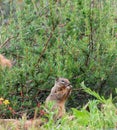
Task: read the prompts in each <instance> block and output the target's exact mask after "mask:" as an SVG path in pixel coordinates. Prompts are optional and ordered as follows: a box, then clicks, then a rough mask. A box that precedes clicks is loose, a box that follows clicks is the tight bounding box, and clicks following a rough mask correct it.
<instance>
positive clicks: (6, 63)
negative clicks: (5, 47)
mask: <svg viewBox="0 0 117 130" xmlns="http://www.w3.org/2000/svg"><path fill="white" fill-rule="evenodd" d="M0 66H1V67H2V68H4V67H8V68H11V67H12V63H11V61H10V60H8V59H6V58H5V57H4V56H3V55H1V54H0Z"/></svg>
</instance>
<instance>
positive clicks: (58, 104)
mask: <svg viewBox="0 0 117 130" xmlns="http://www.w3.org/2000/svg"><path fill="white" fill-rule="evenodd" d="M71 88H72V86H71V84H70V81H69V80H68V79H66V78H58V79H57V80H56V81H55V85H54V87H53V88H52V89H51V92H50V94H49V96H48V97H47V99H46V106H47V104H48V103H49V102H54V106H53V110H57V111H58V113H57V115H56V116H55V118H56V119H58V118H60V117H62V116H63V115H64V114H65V103H66V100H67V98H68V97H69V95H70V93H71Z"/></svg>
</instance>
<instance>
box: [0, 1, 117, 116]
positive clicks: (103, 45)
mask: <svg viewBox="0 0 117 130" xmlns="http://www.w3.org/2000/svg"><path fill="white" fill-rule="evenodd" d="M4 2H6V3H4ZM2 3H3V5H5V4H8V6H9V7H10V8H9V9H10V12H9V13H8V14H7V12H6V16H5V17H4V13H3V14H2V15H1V17H0V20H1V23H2V25H1V27H0V30H1V36H0V37H1V39H0V53H4V54H5V55H6V57H8V58H9V59H12V60H13V63H14V66H13V68H12V69H11V70H8V69H5V70H2V71H1V72H0V97H4V98H6V99H8V100H10V101H12V102H11V107H12V108H13V109H15V111H16V113H17V114H16V115H15V117H16V116H17V117H21V115H22V113H24V111H25V110H28V115H29V117H28V118H30V117H33V114H34V112H33V111H34V109H35V107H36V106H37V105H38V104H39V103H40V102H43V101H44V100H45V98H46V97H47V95H48V93H49V90H50V88H51V87H52V86H53V84H54V79H55V77H56V76H62V77H67V78H68V79H70V81H71V82H72V85H73V87H74V88H76V89H77V88H79V87H80V83H81V82H82V81H84V82H85V84H86V86H87V87H90V88H92V89H93V90H96V91H97V92H99V93H100V94H102V95H105V96H107V97H109V95H110V93H111V92H112V93H113V96H115V88H116V85H117V82H116V80H117V76H116V73H117V69H116V65H117V59H116V56H117V45H116V43H117V37H116V31H117V23H116V22H115V19H116V7H115V6H114V5H116V2H115V1H112V0H102V1H92V2H91V1H89V0H87V1H86V0H79V1H77V0H73V1H70V0H68V1H59V2H55V1H53V0H51V1H46V0H43V1H41V2H40V1H39V2H38V1H36V0H32V1H30V0H26V1H24V3H23V4H22V3H18V1H9V2H8V1H7V0H6V1H2ZM1 6H2V4H1ZM3 10H5V8H3ZM6 19H7V23H5V21H4V20H6ZM75 93H76V95H75ZM77 98H78V97H77V92H74V93H72V96H71V99H70V100H69V101H71V102H72V104H73V102H74V104H73V106H75V105H76V104H75V103H76V102H77ZM19 113H20V114H19ZM11 116H13V115H12V114H11V115H7V114H6V115H4V116H3V115H2V117H4V118H5V117H7V118H8V117H11Z"/></svg>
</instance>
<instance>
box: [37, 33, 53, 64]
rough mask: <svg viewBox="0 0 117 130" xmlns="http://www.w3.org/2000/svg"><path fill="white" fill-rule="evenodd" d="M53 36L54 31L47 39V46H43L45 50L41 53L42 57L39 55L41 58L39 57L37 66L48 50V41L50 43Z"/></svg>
mask: <svg viewBox="0 0 117 130" xmlns="http://www.w3.org/2000/svg"><path fill="white" fill-rule="evenodd" d="M52 36H53V32H51V34H50V36H49V38H48V39H47V42H46V44H45V47H44V48H43V50H42V52H41V55H40V57H39V59H38V62H37V64H36V65H35V66H37V65H38V63H40V61H41V58H42V56H43V54H44V53H45V51H46V49H47V46H48V43H49V41H50V39H51V38H52Z"/></svg>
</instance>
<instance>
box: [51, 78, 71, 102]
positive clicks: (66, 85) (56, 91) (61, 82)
mask: <svg viewBox="0 0 117 130" xmlns="http://www.w3.org/2000/svg"><path fill="white" fill-rule="evenodd" d="M71 90H72V85H71V83H70V81H69V80H68V79H66V78H57V79H56V80H55V85H54V87H53V88H52V89H51V94H50V95H51V97H52V98H51V99H53V100H56V101H59V102H62V101H66V99H67V98H68V97H69V95H70V94H71Z"/></svg>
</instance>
